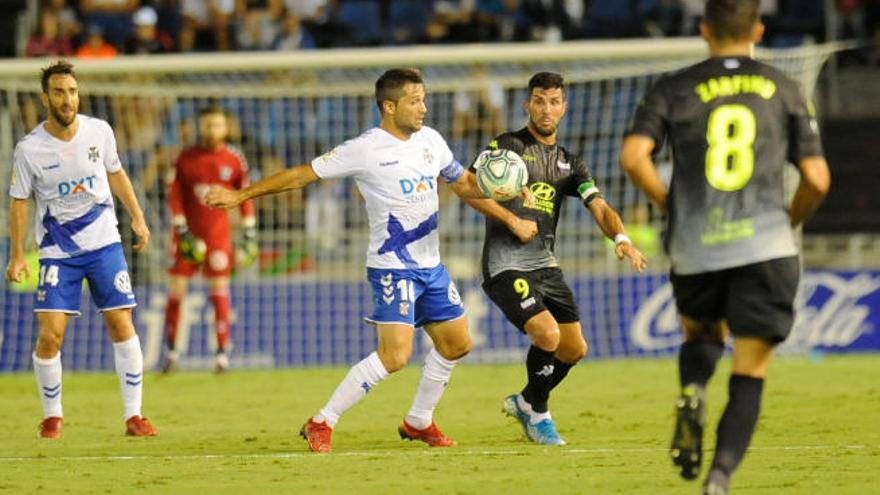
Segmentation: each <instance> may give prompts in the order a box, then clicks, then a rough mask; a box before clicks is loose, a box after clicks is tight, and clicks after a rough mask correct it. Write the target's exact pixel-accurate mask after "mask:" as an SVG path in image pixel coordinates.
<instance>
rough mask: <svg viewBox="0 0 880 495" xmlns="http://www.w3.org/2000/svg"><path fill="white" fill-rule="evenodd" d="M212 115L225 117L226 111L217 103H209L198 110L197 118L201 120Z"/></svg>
mask: <svg viewBox="0 0 880 495" xmlns="http://www.w3.org/2000/svg"><path fill="white" fill-rule="evenodd" d="M213 114H220V115H222V116H224V117H225V116H226V109H224V108H223V106H222V105H220V104H219V103H211V104H210V105H207V106H204V107H202V108H201V109H200V110H199V118H202V117H204V116H205V115H213Z"/></svg>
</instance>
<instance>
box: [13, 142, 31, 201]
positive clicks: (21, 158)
mask: <svg viewBox="0 0 880 495" xmlns="http://www.w3.org/2000/svg"><path fill="white" fill-rule="evenodd" d="M32 192H33V176H32V172H31V169H30V167H29V166H28V163H27V158H26V157H25V155H24V151H23V150H22V148H21V147H20V146H16V147H15V152H14V153H13V155H12V178H11V179H10V180H9V195H10V196H12V197H13V198H16V199H28V198H30V197H31V193H32Z"/></svg>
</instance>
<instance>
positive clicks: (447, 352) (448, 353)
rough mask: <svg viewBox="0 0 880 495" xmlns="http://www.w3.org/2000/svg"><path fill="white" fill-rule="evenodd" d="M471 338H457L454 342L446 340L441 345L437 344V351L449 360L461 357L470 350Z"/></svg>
mask: <svg viewBox="0 0 880 495" xmlns="http://www.w3.org/2000/svg"><path fill="white" fill-rule="evenodd" d="M471 345H472V343H471V338H470V336H467V337H465V338H463V339H459V340H457V341H455V342H451V343H450V342H447V343H444V344H443V345H441V346H437V347H436V349H437V353H439V354H440V355H441V356H443V357H444V358H445V359H448V360H450V361H455V360H457V359H461V358H463V357H465V356H467V355H468V353H469V352H471Z"/></svg>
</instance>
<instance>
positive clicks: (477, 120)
mask: <svg viewBox="0 0 880 495" xmlns="http://www.w3.org/2000/svg"><path fill="white" fill-rule="evenodd" d="M470 80H471V81H474V82H475V83H477V84H479V88H478V89H476V90H459V91H456V92H455V96H454V100H453V107H454V112H455V113H454V114H453V120H452V137H453V138H456V139H461V138H464V137H465V136H469V135H472V134H474V135H477V136H480V137H478V141H477V142H488V141H489V140H490V139H492V137H493V136H497V135H498V134H501V132H502V131H503V130H504V110H505V108H506V102H505V100H504V88H503V87H501V85H500V84H499V83H497V82H495V81H493V80H492V79H491V78H490V74H489V69H488V67H486V66H485V65H475V66H474V68H473V71H472V72H471V78H470Z"/></svg>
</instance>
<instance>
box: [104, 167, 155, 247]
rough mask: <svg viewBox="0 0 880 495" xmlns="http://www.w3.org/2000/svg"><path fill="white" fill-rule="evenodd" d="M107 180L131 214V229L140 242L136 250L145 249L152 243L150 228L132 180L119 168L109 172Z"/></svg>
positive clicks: (136, 245)
mask: <svg viewBox="0 0 880 495" xmlns="http://www.w3.org/2000/svg"><path fill="white" fill-rule="evenodd" d="M107 182H108V183H109V184H110V190H111V191H112V192H113V194H114V195H116V197H117V198H119V201H122V206H124V207H125V211H127V212H128V214H129V215H131V230H132V231H134V235H135V236H136V237H137V239H138V242H137V243H136V244H135V245H134V246H133V247H134V250H135V251H143V250H144V249H146V248H147V246H148V245H149V244H150V229H149V227H147V221H146V219H145V218H144V211H143V210H141V205H140V203H138V200H137V196H136V195H135V193H134V188H132V187H131V181H130V180H129V179H128V174H127V173H125V170H123V169H119V170H117V171H116V172H108V173H107Z"/></svg>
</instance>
